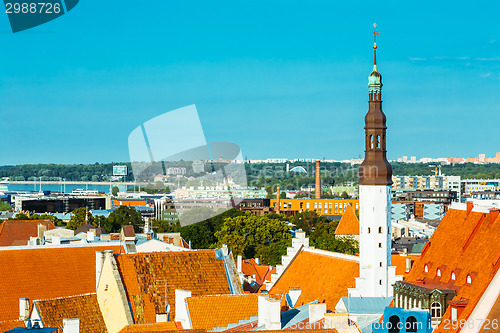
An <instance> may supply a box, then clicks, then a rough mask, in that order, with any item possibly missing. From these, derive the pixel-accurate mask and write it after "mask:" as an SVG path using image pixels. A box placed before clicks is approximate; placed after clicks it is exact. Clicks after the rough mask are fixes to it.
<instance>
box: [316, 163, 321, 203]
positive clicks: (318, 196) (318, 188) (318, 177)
mask: <svg viewBox="0 0 500 333" xmlns="http://www.w3.org/2000/svg"><path fill="white" fill-rule="evenodd" d="M315 189H316V195H315V198H316V199H321V168H320V162H319V160H316V187H315Z"/></svg>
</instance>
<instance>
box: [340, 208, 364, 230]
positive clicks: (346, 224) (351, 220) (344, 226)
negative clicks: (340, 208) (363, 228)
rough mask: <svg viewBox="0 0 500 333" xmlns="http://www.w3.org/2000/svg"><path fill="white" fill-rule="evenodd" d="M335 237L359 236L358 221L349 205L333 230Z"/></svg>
mask: <svg viewBox="0 0 500 333" xmlns="http://www.w3.org/2000/svg"><path fill="white" fill-rule="evenodd" d="M335 235H359V221H358V218H357V217H356V214H355V213H354V210H353V209H352V207H351V205H347V208H346V210H345V212H344V215H343V216H342V218H341V219H340V222H339V225H338V226H337V229H335Z"/></svg>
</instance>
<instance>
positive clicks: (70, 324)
mask: <svg viewBox="0 0 500 333" xmlns="http://www.w3.org/2000/svg"><path fill="white" fill-rule="evenodd" d="M63 333H80V319H78V318H64V319H63Z"/></svg>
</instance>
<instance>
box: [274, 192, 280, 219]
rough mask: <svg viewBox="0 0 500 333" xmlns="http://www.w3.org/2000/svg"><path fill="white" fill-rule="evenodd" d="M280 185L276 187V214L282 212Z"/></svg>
mask: <svg viewBox="0 0 500 333" xmlns="http://www.w3.org/2000/svg"><path fill="white" fill-rule="evenodd" d="M280 195H281V193H280V187H279V186H278V187H277V188H276V210H275V211H276V214H279V213H280Z"/></svg>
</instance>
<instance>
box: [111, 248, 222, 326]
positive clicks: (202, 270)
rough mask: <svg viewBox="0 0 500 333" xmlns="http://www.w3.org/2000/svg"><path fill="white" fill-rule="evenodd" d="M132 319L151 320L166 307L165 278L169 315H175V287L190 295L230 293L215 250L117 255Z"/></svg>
mask: <svg viewBox="0 0 500 333" xmlns="http://www.w3.org/2000/svg"><path fill="white" fill-rule="evenodd" d="M117 263H118V267H119V270H120V275H121V276H122V279H123V284H124V285H125V289H126V291H127V297H128V299H129V302H130V305H131V308H132V312H133V316H134V320H135V322H136V323H138V324H145V323H154V322H155V321H156V314H157V313H162V312H164V309H165V281H166V284H167V288H166V289H167V302H168V304H170V307H171V311H170V318H174V317H175V289H184V290H190V291H191V295H192V296H203V295H211V294H229V293H230V289H229V282H228V280H227V277H226V271H225V268H224V261H223V259H217V258H216V257H215V251H214V250H197V251H185V252H184V251H183V252H156V253H134V254H122V255H119V256H117Z"/></svg>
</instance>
